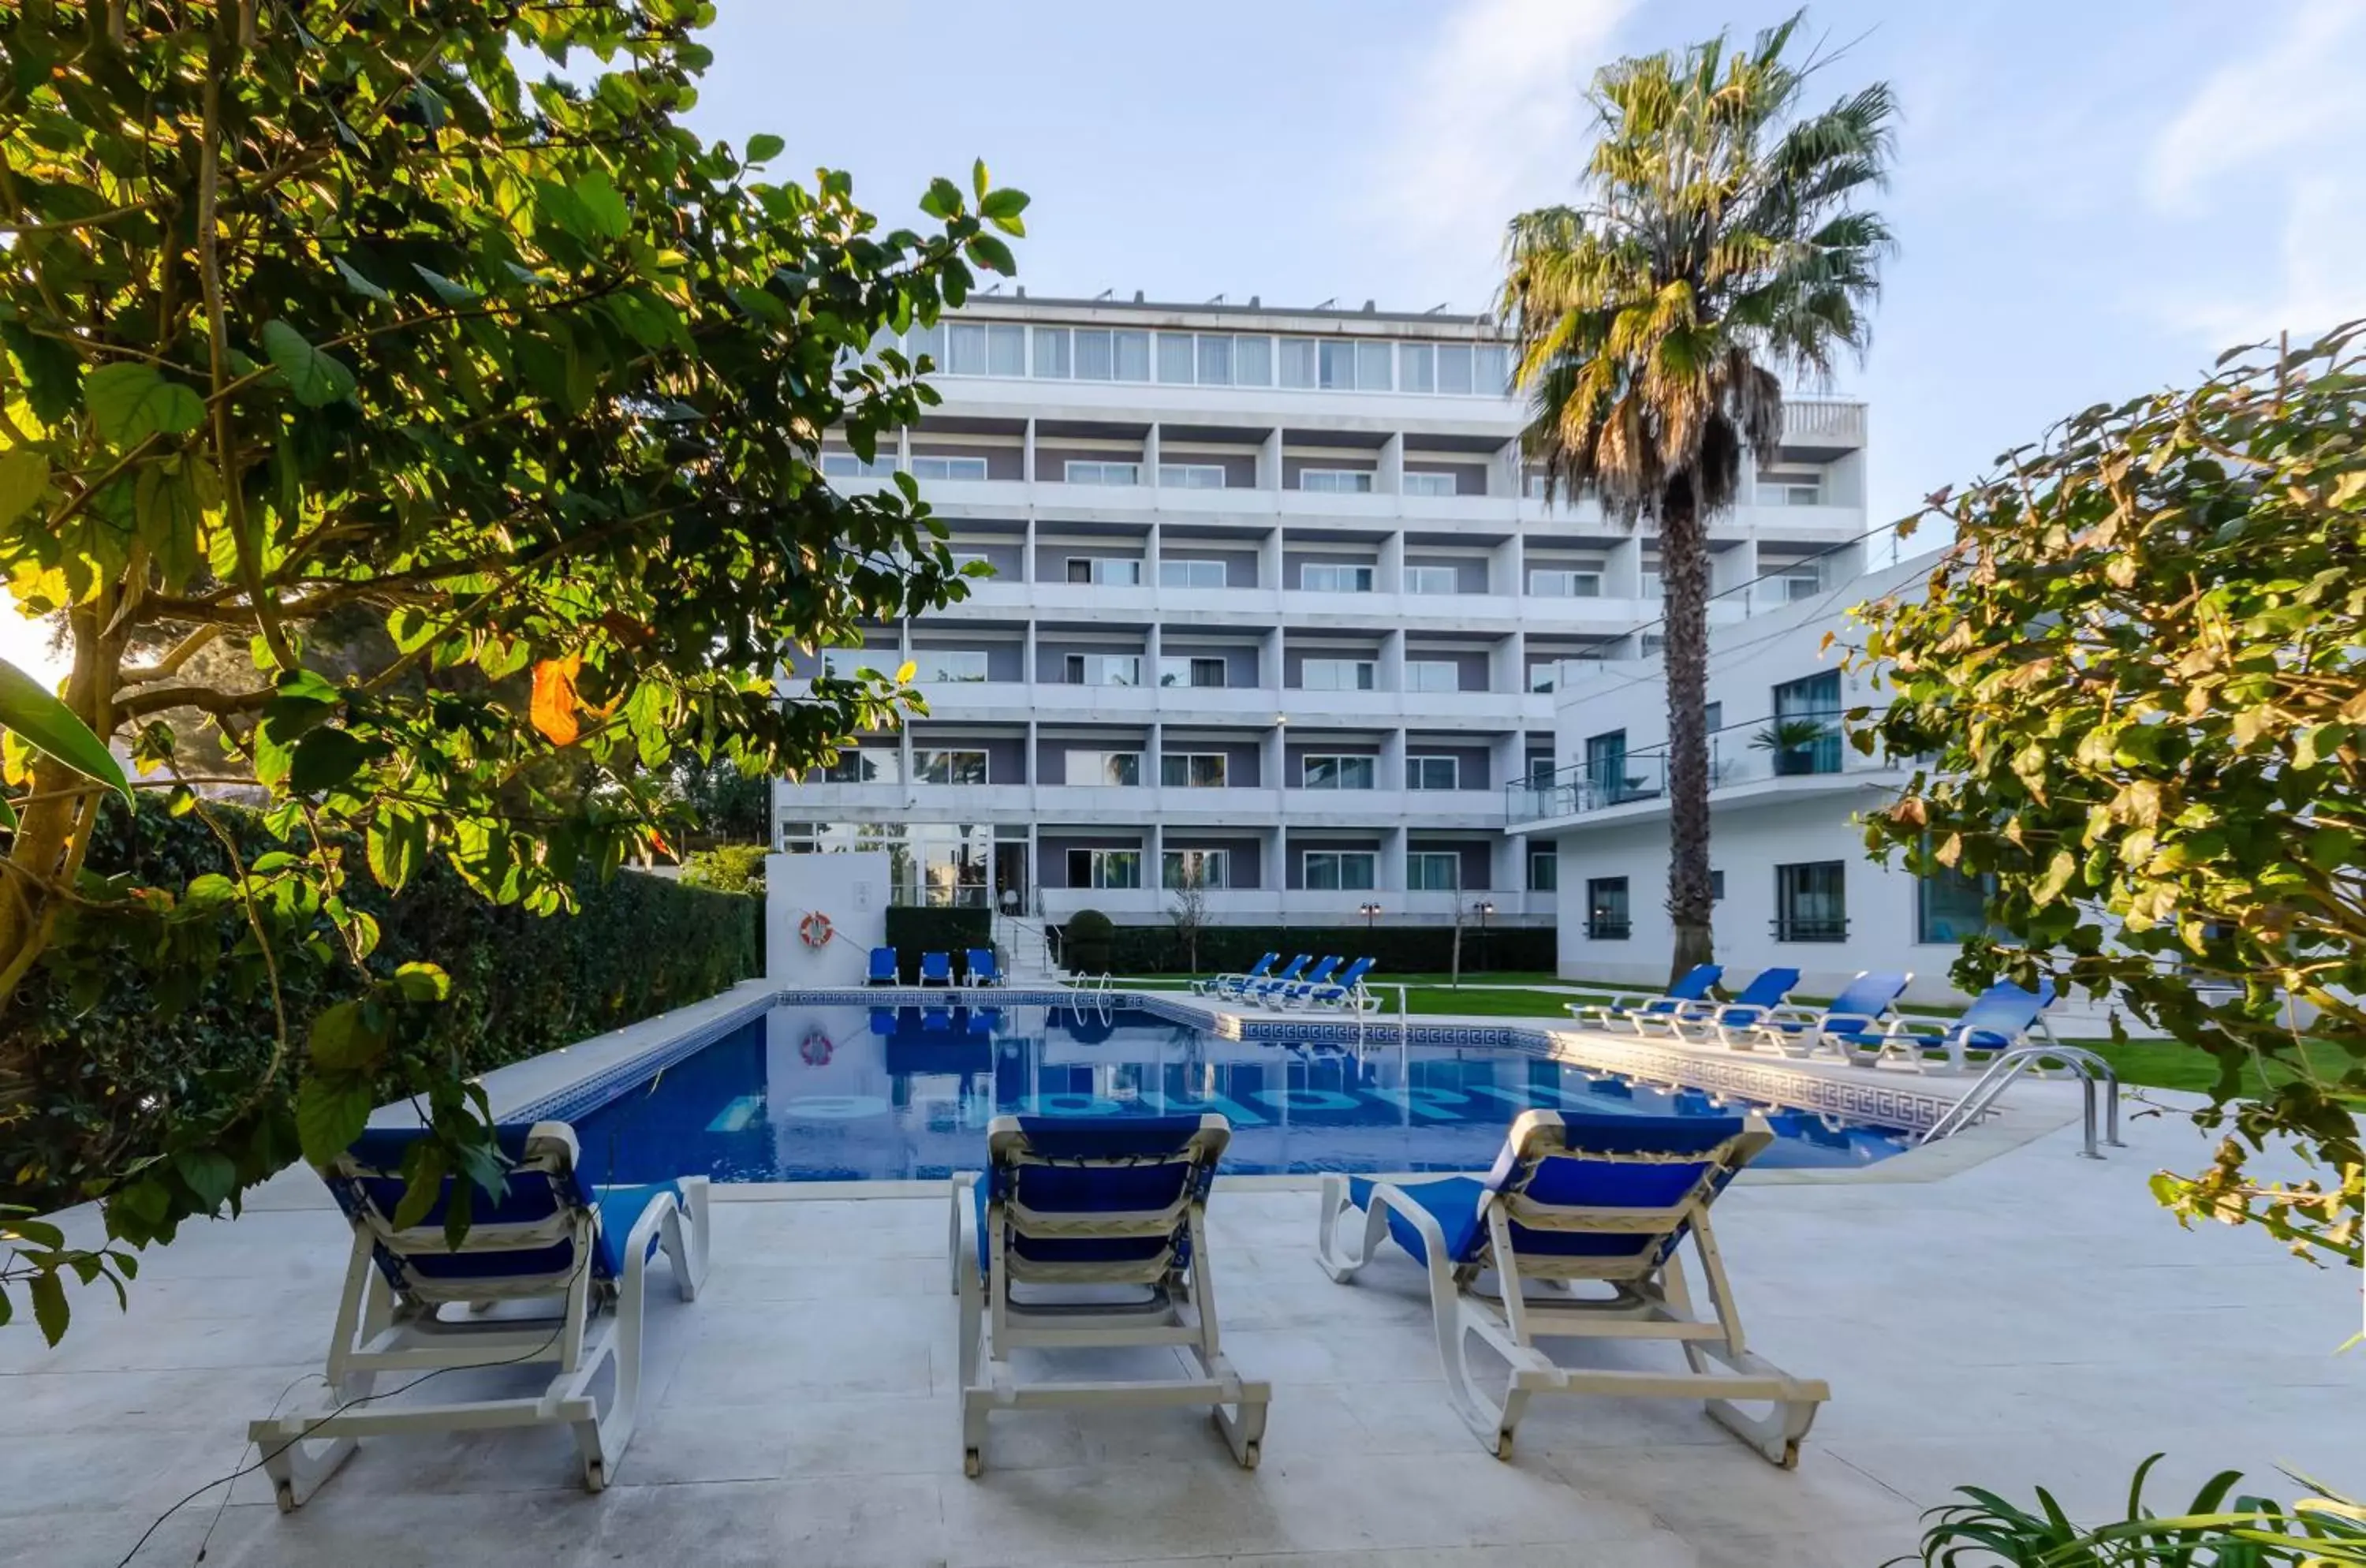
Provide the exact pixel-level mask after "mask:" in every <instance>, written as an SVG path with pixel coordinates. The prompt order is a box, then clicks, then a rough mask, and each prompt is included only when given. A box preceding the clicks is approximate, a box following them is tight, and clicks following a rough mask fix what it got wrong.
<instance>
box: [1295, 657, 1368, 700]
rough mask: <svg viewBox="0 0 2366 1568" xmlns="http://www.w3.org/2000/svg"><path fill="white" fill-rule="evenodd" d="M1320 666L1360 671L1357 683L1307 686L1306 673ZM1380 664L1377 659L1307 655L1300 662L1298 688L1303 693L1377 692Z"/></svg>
mask: <svg viewBox="0 0 2366 1568" xmlns="http://www.w3.org/2000/svg"><path fill="white" fill-rule="evenodd" d="M1317 666H1320V667H1322V668H1324V669H1334V668H1339V667H1345V668H1346V669H1349V670H1353V671H1359V672H1360V673H1359V675H1358V680H1357V682H1356V683H1355V684H1354V685H1349V686H1313V685H1309V684H1307V681H1306V673H1307V671H1309V670H1311V669H1313V668H1315V667H1317ZM1296 689H1297V690H1299V691H1301V692H1376V691H1378V690H1380V660H1377V659H1357V658H1352V657H1334V656H1333V655H1330V654H1307V655H1304V656H1302V657H1301V659H1300V660H1299V661H1298V686H1297V688H1296Z"/></svg>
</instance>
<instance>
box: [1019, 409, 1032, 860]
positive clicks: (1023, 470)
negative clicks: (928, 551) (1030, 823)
mask: <svg viewBox="0 0 2366 1568" xmlns="http://www.w3.org/2000/svg"><path fill="white" fill-rule="evenodd" d="M1019 477H1020V478H1021V479H1025V480H1026V481H1027V482H1028V483H1029V484H1033V483H1034V482H1035V422H1034V421H1033V420H1029V421H1028V422H1027V434H1026V437H1025V439H1024V440H1023V441H1022V442H1021V443H1020V449H1019ZM1029 853H1030V856H1032V853H1033V852H1029Z"/></svg>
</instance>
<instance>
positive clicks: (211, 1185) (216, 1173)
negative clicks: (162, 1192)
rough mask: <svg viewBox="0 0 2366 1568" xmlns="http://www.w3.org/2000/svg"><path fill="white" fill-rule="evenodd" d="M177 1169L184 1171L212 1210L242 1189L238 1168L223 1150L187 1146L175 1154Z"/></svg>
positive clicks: (187, 1180) (174, 1165)
mask: <svg viewBox="0 0 2366 1568" xmlns="http://www.w3.org/2000/svg"><path fill="white" fill-rule="evenodd" d="M173 1168H174V1169H175V1170H176V1171H179V1172H180V1173H181V1179H182V1180H183V1181H186V1182H187V1183H188V1186H189V1190H190V1191H192V1192H194V1193H196V1194H197V1201H198V1202H200V1203H202V1204H204V1205H205V1209H206V1212H207V1213H213V1212H214V1211H215V1210H217V1209H220V1207H221V1206H222V1204H224V1203H225V1202H227V1201H229V1200H230V1196H231V1193H233V1192H235V1191H237V1190H238V1167H237V1166H236V1165H235V1164H233V1163H232V1162H231V1157H230V1156H228V1155H225V1154H223V1153H222V1152H221V1151H220V1150H219V1149H183V1150H182V1151H181V1152H180V1153H179V1154H176V1155H175V1156H173Z"/></svg>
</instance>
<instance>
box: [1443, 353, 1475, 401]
mask: <svg viewBox="0 0 2366 1568" xmlns="http://www.w3.org/2000/svg"><path fill="white" fill-rule="evenodd" d="M1437 389H1438V390H1439V391H1441V392H1460V393H1465V394H1467V393H1469V391H1470V349H1469V348H1468V347H1465V346H1463V345H1462V344H1439V345H1438V350H1437Z"/></svg>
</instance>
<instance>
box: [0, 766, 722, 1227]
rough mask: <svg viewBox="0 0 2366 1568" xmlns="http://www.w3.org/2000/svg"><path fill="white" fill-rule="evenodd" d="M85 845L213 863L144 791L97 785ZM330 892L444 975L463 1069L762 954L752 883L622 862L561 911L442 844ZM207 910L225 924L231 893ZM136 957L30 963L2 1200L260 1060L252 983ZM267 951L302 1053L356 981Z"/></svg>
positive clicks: (100, 1153) (285, 1086) (383, 967)
mask: <svg viewBox="0 0 2366 1568" xmlns="http://www.w3.org/2000/svg"><path fill="white" fill-rule="evenodd" d="M208 811H209V812H210V814H211V815H212V816H213V817H214V818H215V819H216V820H217V821H219V822H220V823H221V825H222V826H223V828H224V829H225V830H226V831H228V832H229V833H230V834H231V837H232V839H233V840H236V841H237V842H238V843H239V846H240V851H241V853H242V855H244V856H245V857H246V858H248V859H249V860H250V861H251V860H252V859H253V858H254V856H255V855H256V854H258V853H261V852H265V851H267V850H270V849H276V848H278V847H280V845H279V843H278V840H276V839H275V838H274V837H273V836H272V835H271V833H270V831H269V829H266V828H265V826H264V825H263V823H262V821H261V819H260V818H257V817H255V816H254V814H252V813H250V812H246V811H242V810H240V809H238V808H237V807H228V806H220V805H215V806H210V807H208ZM358 858H359V855H358V852H355V859H358ZM90 859H91V864H92V865H93V867H94V868H95V869H98V870H102V871H104V872H105V873H107V874H116V873H119V872H121V871H124V870H126V869H127V868H132V869H136V872H137V874H138V875H139V877H140V878H141V880H142V881H145V882H150V883H156V884H163V885H166V886H172V885H176V884H179V883H182V882H185V881H186V879H187V878H188V877H191V876H195V875H199V874H204V873H206V872H210V871H221V872H227V871H228V870H229V864H228V862H227V860H226V858H225V856H224V854H223V852H222V850H221V847H220V844H219V843H218V842H217V841H216V840H214V838H213V837H212V835H211V834H210V833H209V832H208V830H207V829H206V828H205V826H204V825H203V824H202V823H200V822H199V821H198V820H197V818H195V817H194V816H190V817H179V818H175V817H173V816H171V815H169V814H168V813H167V812H166V811H165V810H164V808H163V806H162V804H161V803H160V802H157V801H155V800H154V799H153V798H143V799H142V800H141V803H140V808H139V810H138V811H136V812H133V811H130V810H127V809H125V808H124V807H120V806H119V805H117V804H116V803H114V802H112V801H110V802H109V803H108V806H107V812H106V816H105V818H104V820H103V821H102V823H101V826H100V828H99V834H98V838H97V840H96V841H95V842H94V843H93V845H92V848H91V856H90ZM347 897H348V898H349V900H350V902H351V903H352V904H353V905H354V906H355V907H356V908H361V909H365V910H366V911H367V912H369V913H370V914H371V915H373V916H375V917H376V918H377V921H378V924H379V929H380V941H379V943H378V947H377V951H376V952H375V953H372V954H371V955H370V958H369V966H370V968H371V970H372V971H373V972H376V973H378V974H382V975H383V974H390V973H392V971H393V970H394V968H395V966H396V965H398V964H403V963H405V962H409V961H411V960H425V961H427V962H430V963H434V964H441V965H442V966H443V967H444V969H445V973H447V974H448V975H450V976H451V978H452V996H451V999H450V1000H449V1001H447V1002H445V1004H443V1005H442V1006H441V1007H440V1008H439V1009H438V1010H437V1012H436V1015H435V1022H434V1036H433V1037H434V1040H435V1042H436V1043H438V1044H440V1045H442V1046H443V1047H444V1048H445V1049H447V1050H449V1051H450V1052H451V1053H452V1055H453V1056H454V1058H455V1060H456V1062H457V1063H458V1064H459V1065H460V1068H461V1070H462V1071H463V1072H464V1073H468V1074H476V1073H482V1072H486V1071H489V1070H490V1069H491V1068H494V1067H498V1066H501V1065H503V1064H504V1063H508V1062H514V1061H518V1060H521V1059H523V1058H524V1057H527V1056H532V1055H538V1054H539V1053H541V1052H544V1051H548V1050H553V1049H556V1048H557V1047H558V1046H561V1045H567V1044H571V1043H574V1042H576V1041H578V1040H581V1039H585V1038H587V1037H589V1036H591V1035H594V1034H599V1033H603V1032H606V1031H608V1030H611V1029H615V1028H618V1027H620V1026H622V1025H624V1024H627V1023H631V1022H634V1021H637V1020H639V1019H644V1018H648V1017H649V1016H651V1015H652V1014H655V1013H659V1012H663V1011H665V1010H668V1009H670V1008H677V1007H682V1006H684V1005H686V1004H688V1003H691V1002H694V1001H699V1000H702V999H704V998H707V997H710V996H713V995H714V994H715V993H716V992H717V991H721V990H723V989H725V988H726V987H730V986H732V985H735V984H737V983H738V982H739V981H741V980H744V979H746V978H748V977H749V976H751V975H755V974H757V973H759V972H760V968H761V960H760V953H761V948H760V943H759V941H758V926H759V920H760V915H761V911H762V905H763V901H762V900H761V899H760V898H752V897H743V896H740V895H738V894H728V893H716V892H709V891H707V890H705V889H703V888H697V887H686V886H682V884H681V883H679V882H678V881H675V880H673V879H670V878H667V877H658V876H649V875H646V874H641V873H638V872H620V873H618V874H615V875H614V876H612V877H610V878H608V879H607V880H606V881H601V880H598V879H597V878H596V877H593V876H590V875H588V874H587V875H586V876H585V877H583V878H582V879H580V880H579V882H578V883H577V886H576V897H577V898H578V900H579V904H580V912H579V913H577V914H575V915H572V916H568V915H554V916H549V917H544V916H538V915H533V914H529V913H527V912H526V911H525V910H524V909H523V908H518V907H517V906H515V905H495V904H490V903H487V902H486V901H485V900H484V899H483V898H482V897H479V895H478V894H477V893H475V892H473V891H471V890H470V889H469V888H468V886H465V885H464V884H463V883H462V882H461V881H460V879H459V878H458V877H457V876H456V875H454V874H452V873H451V872H450V871H449V870H448V869H446V868H445V866H444V865H443V864H442V863H440V862H437V863H432V864H430V865H429V866H427V867H426V868H425V869H424V870H423V872H422V873H421V874H419V875H418V876H417V877H415V878H414V879H413V880H412V881H411V883H410V884H409V885H408V886H405V887H404V888H403V890H402V892H401V893H400V894H399V895H395V896H393V897H389V895H388V894H387V892H386V890H385V889H384V888H382V887H380V886H378V885H377V883H376V882H374V881H372V880H370V879H369V878H368V877H366V876H356V877H355V878H354V879H353V880H352V882H351V883H350V885H349V886H348V889H347ZM221 918H222V920H223V921H224V931H226V932H227V933H228V934H229V937H230V939H231V940H235V938H236V935H237V931H238V930H240V929H242V927H241V924H240V916H239V913H238V910H237V907H236V906H234V905H233V906H231V907H230V908H227V909H226V910H225V912H224V914H223V915H222V917H221ZM147 959H148V955H143V954H138V953H131V952H129V951H122V952H119V953H116V954H114V955H112V956H111V957H109V958H108V959H107V961H106V964H105V966H104V967H103V968H102V970H101V971H100V972H99V974H98V976H96V983H94V982H93V977H92V976H90V975H89V974H88V973H87V972H85V973H84V975H83V976H82V978H81V980H80V982H79V984H78V985H77V986H76V987H75V988H74V992H73V994H69V992H68V990H67V988H66V987H64V986H62V985H61V984H59V983H58V981H57V979H56V977H55V976H54V975H53V974H52V973H51V971H50V970H49V969H48V968H46V967H44V968H41V969H37V970H36V971H35V972H34V973H33V974H32V975H31V976H28V978H27V980H26V982H25V984H24V986H23V987H20V989H19V991H18V993H17V998H16V1001H15V1003H14V1005H13V1006H12V1007H11V1008H10V1010H9V1012H8V1014H7V1017H6V1020H5V1024H0V1026H5V1027H6V1028H7V1029H8V1030H10V1031H11V1032H22V1033H26V1034H29V1035H30V1036H31V1037H32V1038H33V1039H34V1040H35V1041H36V1042H37V1043H39V1047H40V1050H39V1055H38V1056H37V1058H36V1059H37V1060H38V1061H39V1062H40V1063H41V1066H42V1070H41V1072H40V1073H39V1076H38V1077H37V1078H36V1081H35V1082H34V1084H33V1085H32V1086H31V1092H30V1094H29V1096H28V1099H27V1100H25V1101H24V1102H22V1103H21V1104H19V1105H17V1106H14V1107H11V1108H9V1109H8V1110H7V1111H5V1112H0V1203H21V1204H26V1205H28V1206H30V1207H31V1208H33V1209H35V1210H36V1211H45V1210H47V1209H50V1208H53V1207H56V1206H59V1205H61V1204H65V1203H70V1202H74V1201H79V1200H80V1199H81V1198H82V1197H83V1196H84V1193H85V1191H86V1190H87V1188H88V1184H89V1183H91V1182H93V1181H95V1180H97V1179H100V1178H102V1177H106V1176H109V1175H115V1174H119V1173H120V1172H121V1171H122V1170H123V1169H124V1168H125V1167H126V1166H128V1165H130V1163H131V1162H133V1161H135V1160H138V1159H140V1158H141V1157H142V1156H145V1155H148V1154H150V1153H152V1152H154V1151H155V1150H156V1149H157V1147H158V1146H159V1145H160V1144H161V1142H162V1141H163V1137H164V1135H165V1134H166V1132H167V1131H168V1130H169V1128H170V1127H171V1126H172V1125H173V1124H174V1122H175V1121H177V1120H179V1119H180V1118H182V1117H184V1116H186V1115H193V1114H197V1113H200V1112H203V1111H211V1110H217V1109H220V1107H221V1106H222V1105H224V1104H225V1103H235V1102H236V1101H237V1100H241V1099H242V1098H243V1097H245V1096H246V1095H249V1094H252V1093H253V1091H254V1083H255V1081H256V1080H257V1079H258V1078H259V1077H262V1076H263V1075H264V1073H265V1070H266V1069H267V1067H268V1065H269V1063H270V1060H271V1056H272V1052H273V1048H274V1045H273V1041H274V1035H273V1025H272V1010H271V998H270V997H269V995H268V994H267V993H264V992H260V991H250V992H244V993H242V992H240V991H237V990H236V989H234V988H233V987H232V986H231V984H230V981H229V977H228V976H229V975H230V971H229V970H228V969H227V968H225V969H223V970H221V971H220V972H213V973H202V974H200V973H197V972H195V966H194V965H172V966H168V967H166V968H164V969H162V970H160V969H158V968H156V967H153V966H152V964H151V963H150V962H148V961H147ZM280 968H281V975H282V985H283V990H284V992H285V996H286V999H287V1025H288V1034H289V1037H290V1039H291V1041H292V1042H293V1052H292V1056H293V1059H294V1061H295V1062H297V1063H299V1064H300V1062H301V1061H302V1059H303V1050H304V1038H305V1032H306V1031H307V1029H308V1028H309V1027H310V1021H311V1019H312V1017H313V1015H314V1014H316V1013H318V1012H319V1011H321V1010H322V1009H323V1008H326V1007H328V1006H330V1005H332V1003H335V1002H339V1001H343V1000H344V999H346V998H350V997H353V996H355V995H358V994H359V993H360V992H361V990H362V989H363V985H362V982H361V980H360V977H359V976H356V975H355V973H354V971H353V969H352V967H351V965H350V964H335V965H322V964H315V963H311V962H308V961H305V960H304V959H302V958H301V956H300V955H296V954H288V955H286V957H285V958H283V962H282V964H281V965H280ZM294 1077H295V1075H294V1073H292V1072H290V1073H287V1074H286V1075H284V1076H283V1077H282V1078H281V1080H280V1082H279V1085H278V1092H279V1093H280V1094H282V1095H283V1096H292V1095H293V1092H294V1082H293V1079H294Z"/></svg>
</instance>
